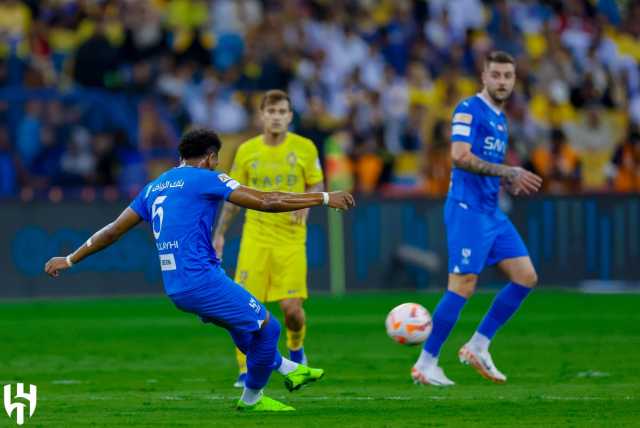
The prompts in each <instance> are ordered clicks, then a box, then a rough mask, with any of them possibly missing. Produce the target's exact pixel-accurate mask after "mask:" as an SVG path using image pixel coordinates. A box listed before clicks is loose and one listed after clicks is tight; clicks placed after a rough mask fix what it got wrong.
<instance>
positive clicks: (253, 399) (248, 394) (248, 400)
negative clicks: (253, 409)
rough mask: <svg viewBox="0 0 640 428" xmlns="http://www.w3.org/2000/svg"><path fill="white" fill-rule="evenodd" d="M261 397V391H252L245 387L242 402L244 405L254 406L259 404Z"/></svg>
mask: <svg viewBox="0 0 640 428" xmlns="http://www.w3.org/2000/svg"><path fill="white" fill-rule="evenodd" d="M260 397H262V390H261V389H251V388H247V387H246V386H245V387H244V390H243V391H242V396H241V397H240V400H241V401H242V402H243V403H245V404H248V405H250V406H252V405H254V404H256V403H257V402H258V400H259V399H260Z"/></svg>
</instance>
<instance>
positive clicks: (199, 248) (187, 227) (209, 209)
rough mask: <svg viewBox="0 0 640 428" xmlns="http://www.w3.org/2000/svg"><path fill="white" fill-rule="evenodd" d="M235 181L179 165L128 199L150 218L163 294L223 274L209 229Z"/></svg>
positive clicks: (184, 288)
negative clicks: (131, 198)
mask: <svg viewBox="0 0 640 428" xmlns="http://www.w3.org/2000/svg"><path fill="white" fill-rule="evenodd" d="M239 185H240V184H239V183H238V182H237V181H235V180H233V179H231V178H230V177H229V176H228V175H226V174H220V173H218V172H215V171H210V170H207V169H203V168H195V167H191V166H180V167H177V168H173V169H170V170H168V171H167V172H165V173H164V174H162V175H161V176H160V177H158V178H157V179H155V180H153V181H152V182H151V183H149V184H147V185H146V186H145V188H144V189H142V191H141V192H140V194H139V195H138V196H137V197H136V198H135V199H134V200H133V202H132V203H131V205H129V207H130V208H131V209H133V210H134V211H135V212H136V213H137V214H138V215H139V216H140V217H141V218H142V219H143V220H145V221H147V222H149V223H151V227H152V229H153V236H154V238H155V241H156V247H157V249H158V255H159V257H160V269H161V270H162V280H163V282H164V289H165V291H166V293H167V294H168V295H172V294H176V293H179V292H182V291H187V290H192V289H194V288H197V287H200V286H202V285H205V284H207V283H212V282H216V281H218V280H220V279H221V277H220V275H223V276H224V271H223V270H222V269H221V268H220V260H219V259H218V257H216V253H215V250H214V249H213V247H212V245H211V231H212V227H213V223H214V221H215V218H216V213H217V210H218V206H219V204H220V201H222V200H226V199H228V198H229V195H230V194H231V192H233V190H234V189H236V188H237V187H238V186H239Z"/></svg>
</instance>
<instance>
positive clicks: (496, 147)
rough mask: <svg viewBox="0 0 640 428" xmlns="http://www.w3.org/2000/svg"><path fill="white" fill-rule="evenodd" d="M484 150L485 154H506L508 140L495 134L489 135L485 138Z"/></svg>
mask: <svg viewBox="0 0 640 428" xmlns="http://www.w3.org/2000/svg"><path fill="white" fill-rule="evenodd" d="M482 151H483V152H484V154H486V155H490V156H498V155H504V154H505V152H506V151H507V142H506V141H503V140H501V139H500V138H496V137H494V136H493V135H489V136H487V137H485V139H484V144H483V145H482Z"/></svg>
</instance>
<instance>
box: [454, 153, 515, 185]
mask: <svg viewBox="0 0 640 428" xmlns="http://www.w3.org/2000/svg"><path fill="white" fill-rule="evenodd" d="M454 165H455V166H456V167H457V168H460V169H464V170H466V171H469V172H473V173H476V174H480V175H493V176H498V177H505V178H506V179H507V180H510V179H512V178H514V177H515V176H516V175H518V173H517V171H516V170H514V169H513V168H511V167H510V166H507V165H502V164H497V163H492V162H487V161H484V160H482V159H480V158H479V157H477V156H476V155H474V154H473V153H471V152H469V153H467V154H466V155H465V156H463V157H462V158H461V159H457V160H455V161H454Z"/></svg>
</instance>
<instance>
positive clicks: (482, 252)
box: [444, 199, 529, 274]
mask: <svg viewBox="0 0 640 428" xmlns="http://www.w3.org/2000/svg"><path fill="white" fill-rule="evenodd" d="M444 218H445V224H446V227H447V246H448V249H449V273H456V274H467V273H474V274H479V273H480V272H481V271H482V269H484V267H485V266H491V265H494V264H496V263H499V262H500V261H502V260H505V259H511V258H514V257H523V256H528V255H529V253H528V251H527V247H525V245H524V242H523V241H522V238H521V237H520V234H519V233H518V231H517V230H516V228H515V227H514V226H513V223H511V221H510V220H509V219H508V218H507V216H506V215H505V214H504V213H503V212H502V211H497V212H496V213H495V214H489V213H484V212H481V211H477V210H474V209H472V208H471V207H469V206H468V205H467V204H465V203H463V202H460V201H456V200H453V199H447V202H446V204H445V206H444Z"/></svg>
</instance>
